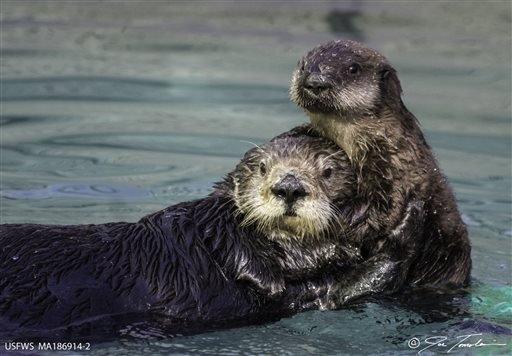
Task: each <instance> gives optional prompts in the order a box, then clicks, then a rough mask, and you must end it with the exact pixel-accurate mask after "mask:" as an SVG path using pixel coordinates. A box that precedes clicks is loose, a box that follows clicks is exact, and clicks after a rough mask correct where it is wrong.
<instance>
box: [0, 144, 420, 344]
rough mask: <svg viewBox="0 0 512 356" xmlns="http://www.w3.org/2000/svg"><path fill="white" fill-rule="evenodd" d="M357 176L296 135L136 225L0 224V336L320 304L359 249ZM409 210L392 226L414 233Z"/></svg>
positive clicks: (246, 315) (256, 152)
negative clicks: (346, 226)
mask: <svg viewBox="0 0 512 356" xmlns="http://www.w3.org/2000/svg"><path fill="white" fill-rule="evenodd" d="M355 179H356V176H355V173H354V172H353V170H352V168H351V166H350V164H349V161H348V159H347V157H346V156H345V155H344V153H343V151H341V150H339V148H338V147H337V146H336V145H335V144H333V143H332V142H330V141H328V140H326V139H325V138H322V137H311V136H304V135H302V136H301V135H298V136H296V137H283V138H282V139H276V140H274V141H272V142H271V143H268V144H266V145H262V146H261V147H256V148H254V149H252V150H250V151H249V152H248V153H247V154H246V155H245V156H244V158H243V159H242V161H241V162H240V164H238V166H237V167H236V169H235V170H234V171H233V172H232V173H230V174H228V175H227V177H226V178H225V180H224V181H223V182H222V183H220V184H218V186H217V190H216V191H215V192H214V193H212V194H211V195H210V196H208V197H206V198H204V199H199V200H195V201H191V202H184V203H180V204H177V205H174V206H171V207H168V208H166V209H164V210H161V211H159V212H156V213H154V214H150V215H148V216H146V217H144V218H142V219H141V220H140V221H138V222H136V223H127V222H114V223H107V224H99V225H35V224H5V225H1V226H0V249H1V254H0V330H1V331H2V333H1V334H0V335H1V336H2V338H3V339H5V338H13V337H16V336H27V335H36V336H41V335H43V336H45V337H51V336H53V337H57V336H59V335H60V336H62V335H67V336H70V337H73V334H69V328H71V327H80V325H84V324H87V323H89V324H91V323H92V324H95V325H96V324H99V323H100V321H101V320H105V318H117V319H121V320H123V318H124V317H125V316H126V318H128V317H133V316H134V315H139V314H141V315H148V314H152V315H161V316H164V317H166V318H169V319H171V320H176V323H178V324H177V325H179V323H180V322H186V323H189V324H190V323H194V322H209V321H215V322H216V323H218V322H221V321H226V320H227V321H229V320H237V319H250V318H251V317H252V318H255V317H256V318H257V317H259V316H265V315H268V314H272V313H274V314H279V313H282V312H285V313H288V312H290V311H292V310H300V309H303V308H309V307H319V306H321V305H320V304H322V303H324V304H325V303H326V300H325V298H327V293H328V291H329V290H330V288H331V287H332V286H334V285H336V286H337V288H338V289H343V288H352V286H353V285H352V284H350V283H348V284H347V283H345V280H346V279H347V280H349V279H350V273H348V274H347V278H346V279H345V278H344V273H343V271H344V270H345V269H347V268H349V267H350V266H352V265H353V264H354V263H355V262H357V261H359V252H358V250H357V249H355V248H351V247H350V243H349V241H348V240H347V236H345V234H344V230H343V223H342V220H343V219H344V216H345V215H346V214H351V213H350V211H351V209H352V203H351V199H352V197H353V196H354V194H355V193H356V191H355ZM410 212H411V214H409V215H408V216H407V218H406V219H405V220H404V223H403V225H404V228H403V230H402V233H406V234H408V235H410V234H412V235H414V234H416V233H417V231H416V230H415V229H416V226H417V225H418V219H421V209H417V208H416V207H415V206H411V210H410ZM358 268H362V267H358ZM345 286H346V287H345ZM347 293H355V294H357V293H358V291H355V290H354V291H351V292H347ZM322 298H323V299H322Z"/></svg>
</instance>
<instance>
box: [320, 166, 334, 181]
mask: <svg viewBox="0 0 512 356" xmlns="http://www.w3.org/2000/svg"><path fill="white" fill-rule="evenodd" d="M331 175H332V168H331V167H329V168H326V169H325V170H324V171H323V172H322V177H324V178H325V179H328V178H330V177H331Z"/></svg>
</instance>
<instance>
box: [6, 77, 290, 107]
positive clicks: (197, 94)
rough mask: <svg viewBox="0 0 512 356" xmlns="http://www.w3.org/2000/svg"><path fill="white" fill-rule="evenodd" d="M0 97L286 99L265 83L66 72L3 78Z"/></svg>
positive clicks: (282, 92) (211, 100) (280, 90)
mask: <svg viewBox="0 0 512 356" xmlns="http://www.w3.org/2000/svg"><path fill="white" fill-rule="evenodd" d="M0 98H1V100H2V101H5V102H8V101H20V100H80V101H108V102H125V101H129V102H152V103H157V102H164V103H172V102H180V103H183V102H187V103H188V102H190V103H193V102H199V103H217V104H218V103H223V102H224V103H226V102H229V103H233V104H235V103H260V104H261V103H279V102H288V88H286V87H284V86H283V87H278V86H271V85H264V84H252V85H248V84H245V83H244V84H240V83H230V82H204V81H193V80H187V81H178V80H176V81H161V80H149V79H138V78H126V77H105V76H102V77H90V76H87V77H86V76H83V77H82V76H66V77H63V76H62V77H46V78H24V79H9V78H5V79H2V93H1V96H0Z"/></svg>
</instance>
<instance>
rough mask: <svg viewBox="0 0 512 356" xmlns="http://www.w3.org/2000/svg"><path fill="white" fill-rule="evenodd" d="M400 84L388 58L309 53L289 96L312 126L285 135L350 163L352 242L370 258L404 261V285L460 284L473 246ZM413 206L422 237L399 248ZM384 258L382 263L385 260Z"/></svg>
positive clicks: (346, 50)
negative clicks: (337, 150)
mask: <svg viewBox="0 0 512 356" xmlns="http://www.w3.org/2000/svg"><path fill="white" fill-rule="evenodd" d="M401 93H402V89H401V85H400V81H399V79H398V76H397V73H396V71H395V69H394V68H393V67H392V66H391V64H390V63H389V62H388V61H387V60H386V58H385V57H384V56H383V55H381V54H380V53H378V52H377V51H375V50H373V49H370V48H368V47H366V46H364V45H363V44H360V43H357V42H353V41H348V40H338V41H331V42H328V43H326V44H323V45H320V46H318V47H315V48H314V49H312V50H311V51H309V52H308V53H307V54H306V55H305V56H304V57H303V58H302V59H301V60H300V62H299V64H298V66H297V69H296V70H295V72H294V73H293V78H292V84H291V88H290V94H291V98H292V101H294V102H295V103H296V104H297V105H298V106H300V107H302V108H303V109H304V110H305V112H306V113H307V114H308V115H309V117H310V119H311V125H305V126H303V127H299V128H296V129H294V130H292V131H291V132H289V133H285V134H284V135H282V136H287V135H292V136H293V135H303V134H309V135H312V136H315V135H320V136H324V137H327V138H329V139H331V140H333V141H334V142H335V143H336V144H337V145H338V146H339V147H341V148H342V149H343V150H344V151H345V152H346V153H347V154H348V156H349V159H350V161H351V164H352V166H353V168H354V170H355V172H356V175H357V198H356V199H354V200H353V205H354V211H357V218H355V219H353V221H352V222H351V231H352V233H351V234H349V236H350V237H351V241H352V243H353V244H355V245H356V246H359V247H360V248H361V250H362V253H363V256H364V257H365V258H366V259H368V258H372V257H375V256H381V257H382V256H386V255H387V256H390V258H391V259H393V260H397V261H398V260H400V261H402V269H401V274H402V275H403V274H406V280H405V285H413V286H414V285H416V286H420V285H440V284H454V285H466V284H467V283H468V282H469V280H470V271H471V256H470V255H471V245H470V242H469V239H468V235H467V229H466V226H465V224H464V223H463V221H462V219H461V216H460V214H459V211H458V209H457V205H456V201H455V197H454V194H453V192H452V190H451V188H450V186H449V185H448V182H447V179H446V177H445V176H444V175H443V174H442V173H441V170H440V169H439V166H438V164H437V162H436V160H435V158H434V156H433V154H432V151H431V148H430V147H429V145H428V144H427V142H426V140H425V138H424V136H423V133H422V131H421V129H420V127H419V124H418V121H417V119H416V118H415V116H414V115H413V114H412V113H411V112H410V111H409V110H408V109H407V108H406V106H405V105H404V103H403V101H402V99H401ZM411 201H417V202H421V203H422V204H423V213H424V219H425V222H424V227H423V234H421V235H418V236H412V240H410V241H405V240H403V239H402V241H398V242H399V245H400V246H407V245H408V244H409V245H414V246H417V247H418V250H417V251H416V250H415V249H416V247H414V249H413V250H414V251H416V252H415V253H411V249H407V248H406V249H405V250H404V249H400V248H397V244H396V243H397V241H393V239H394V238H395V237H396V236H398V235H396V234H393V233H390V232H391V231H392V230H394V229H396V227H398V226H400V223H401V221H402V220H403V217H404V213H405V212H406V210H407V206H408V204H409V203H410V202H411ZM383 258H385V257H383Z"/></svg>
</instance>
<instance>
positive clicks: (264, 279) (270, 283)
mask: <svg viewBox="0 0 512 356" xmlns="http://www.w3.org/2000/svg"><path fill="white" fill-rule="evenodd" d="M237 280H238V281H244V282H247V283H248V284H249V285H250V286H251V287H252V288H253V289H254V290H255V291H257V292H258V293H260V294H265V295H267V296H269V297H271V298H274V297H277V296H279V295H280V294H282V293H283V291H284V290H285V282H284V278H282V277H276V276H271V275H268V276H263V275H257V276H256V275H254V274H249V273H241V274H240V275H238V277H237Z"/></svg>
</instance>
